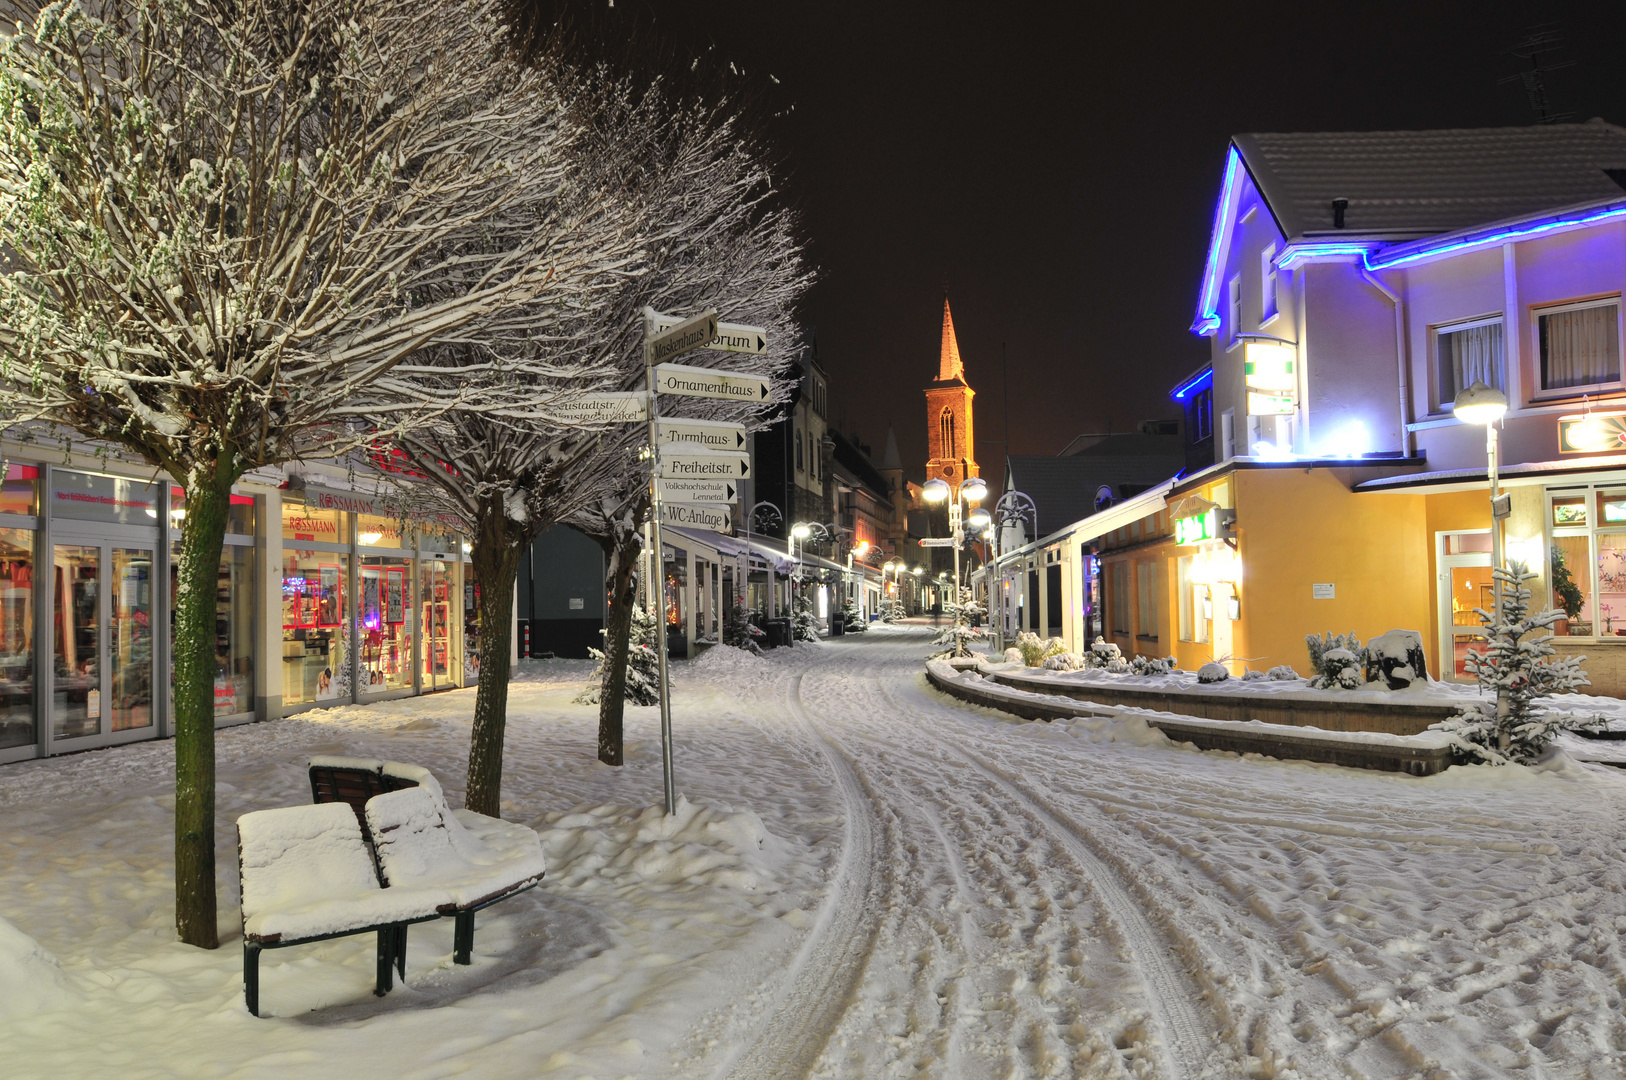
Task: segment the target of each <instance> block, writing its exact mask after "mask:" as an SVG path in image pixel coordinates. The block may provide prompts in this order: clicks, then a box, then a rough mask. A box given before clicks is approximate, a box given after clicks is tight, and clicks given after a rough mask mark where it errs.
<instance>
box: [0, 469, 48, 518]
mask: <svg viewBox="0 0 1626 1080" xmlns="http://www.w3.org/2000/svg"><path fill="white" fill-rule="evenodd" d="M39 478H40V471H39V468H38V467H37V466H34V465H7V466H6V475H5V480H4V481H3V482H0V514H24V515H33V514H37V513H39V504H38V498H39V484H40V479H39Z"/></svg>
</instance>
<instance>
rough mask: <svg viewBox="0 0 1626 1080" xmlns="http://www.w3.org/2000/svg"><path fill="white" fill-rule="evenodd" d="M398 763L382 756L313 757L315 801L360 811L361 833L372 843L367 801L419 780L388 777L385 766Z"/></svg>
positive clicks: (312, 785) (312, 789)
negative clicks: (340, 803) (336, 803)
mask: <svg viewBox="0 0 1626 1080" xmlns="http://www.w3.org/2000/svg"><path fill="white" fill-rule="evenodd" d="M386 764H395V763H394V762H388V763H386V762H384V761H381V760H379V759H378V758H357V757H334V756H330V755H318V756H316V757H313V758H311V759H310V780H311V802H317V803H328V802H342V803H347V804H348V805H349V806H350V809H352V810H354V811H355V813H356V824H358V825H360V826H361V835H362V837H363V838H364V839H366V841H367V842H368V843H369V844H370V843H372V842H373V838H372V836H371V835H370V834H369V833H368V832H367V818H366V814H365V809H366V806H367V800H368V799H370V798H372V797H373V796H374V795H382V794H384V793H385V792H386V791H397V790H399V789H401V788H403V787H409V786H411V785H413V784H416V783H417V781H416V780H411V779H403V778H399V777H394V776H386V775H385V773H384V766H385V765H386Z"/></svg>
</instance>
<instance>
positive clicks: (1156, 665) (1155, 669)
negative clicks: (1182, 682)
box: [1129, 656, 1176, 675]
mask: <svg viewBox="0 0 1626 1080" xmlns="http://www.w3.org/2000/svg"><path fill="white" fill-rule="evenodd" d="M1129 670H1130V671H1132V672H1134V673H1135V674H1136V675H1171V674H1173V673H1174V671H1175V670H1176V668H1175V663H1174V657H1172V656H1137V657H1135V658H1134V659H1133V660H1131V661H1129Z"/></svg>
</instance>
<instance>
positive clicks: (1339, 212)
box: [1332, 196, 1349, 229]
mask: <svg viewBox="0 0 1626 1080" xmlns="http://www.w3.org/2000/svg"><path fill="white" fill-rule="evenodd" d="M1348 209H1349V200H1348V199H1346V198H1343V197H1342V196H1340V197H1338V198H1336V199H1334V200H1333V201H1332V227H1333V228H1335V229H1342V228H1343V227H1344V211H1345V210H1348Z"/></svg>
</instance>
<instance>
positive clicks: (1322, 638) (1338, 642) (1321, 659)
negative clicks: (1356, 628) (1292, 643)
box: [1304, 631, 1366, 689]
mask: <svg viewBox="0 0 1626 1080" xmlns="http://www.w3.org/2000/svg"><path fill="white" fill-rule="evenodd" d="M1304 643H1305V645H1306V646H1308V647H1309V650H1310V671H1311V676H1310V685H1311V686H1314V687H1316V688H1317V689H1323V688H1325V687H1328V686H1335V685H1339V682H1338V675H1337V673H1336V672H1333V673H1331V674H1329V673H1328V671H1327V664H1326V657H1327V653H1329V652H1335V651H1339V650H1342V651H1344V652H1347V653H1350V654H1352V655H1353V656H1354V657H1355V658H1356V660H1357V661H1358V662H1359V663H1360V664H1361V665H1362V666H1363V667H1364V666H1365V663H1366V646H1364V645H1362V644H1361V639H1360V638H1358V637H1356V636H1355V634H1354V632H1353V631H1352V632H1350V633H1348V634H1333V633H1325V634H1321V635H1319V636H1317V635H1316V634H1309V635H1306V637H1305V639H1304ZM1336 663H1337V665H1338V671H1342V670H1344V669H1345V668H1346V667H1347V666H1348V664H1347V661H1346V660H1345V659H1344V658H1342V657H1340V658H1339V659H1338V660H1337V661H1336ZM1364 681H1365V680H1364V679H1363V680H1362V682H1364ZM1357 685H1358V684H1357Z"/></svg>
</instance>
